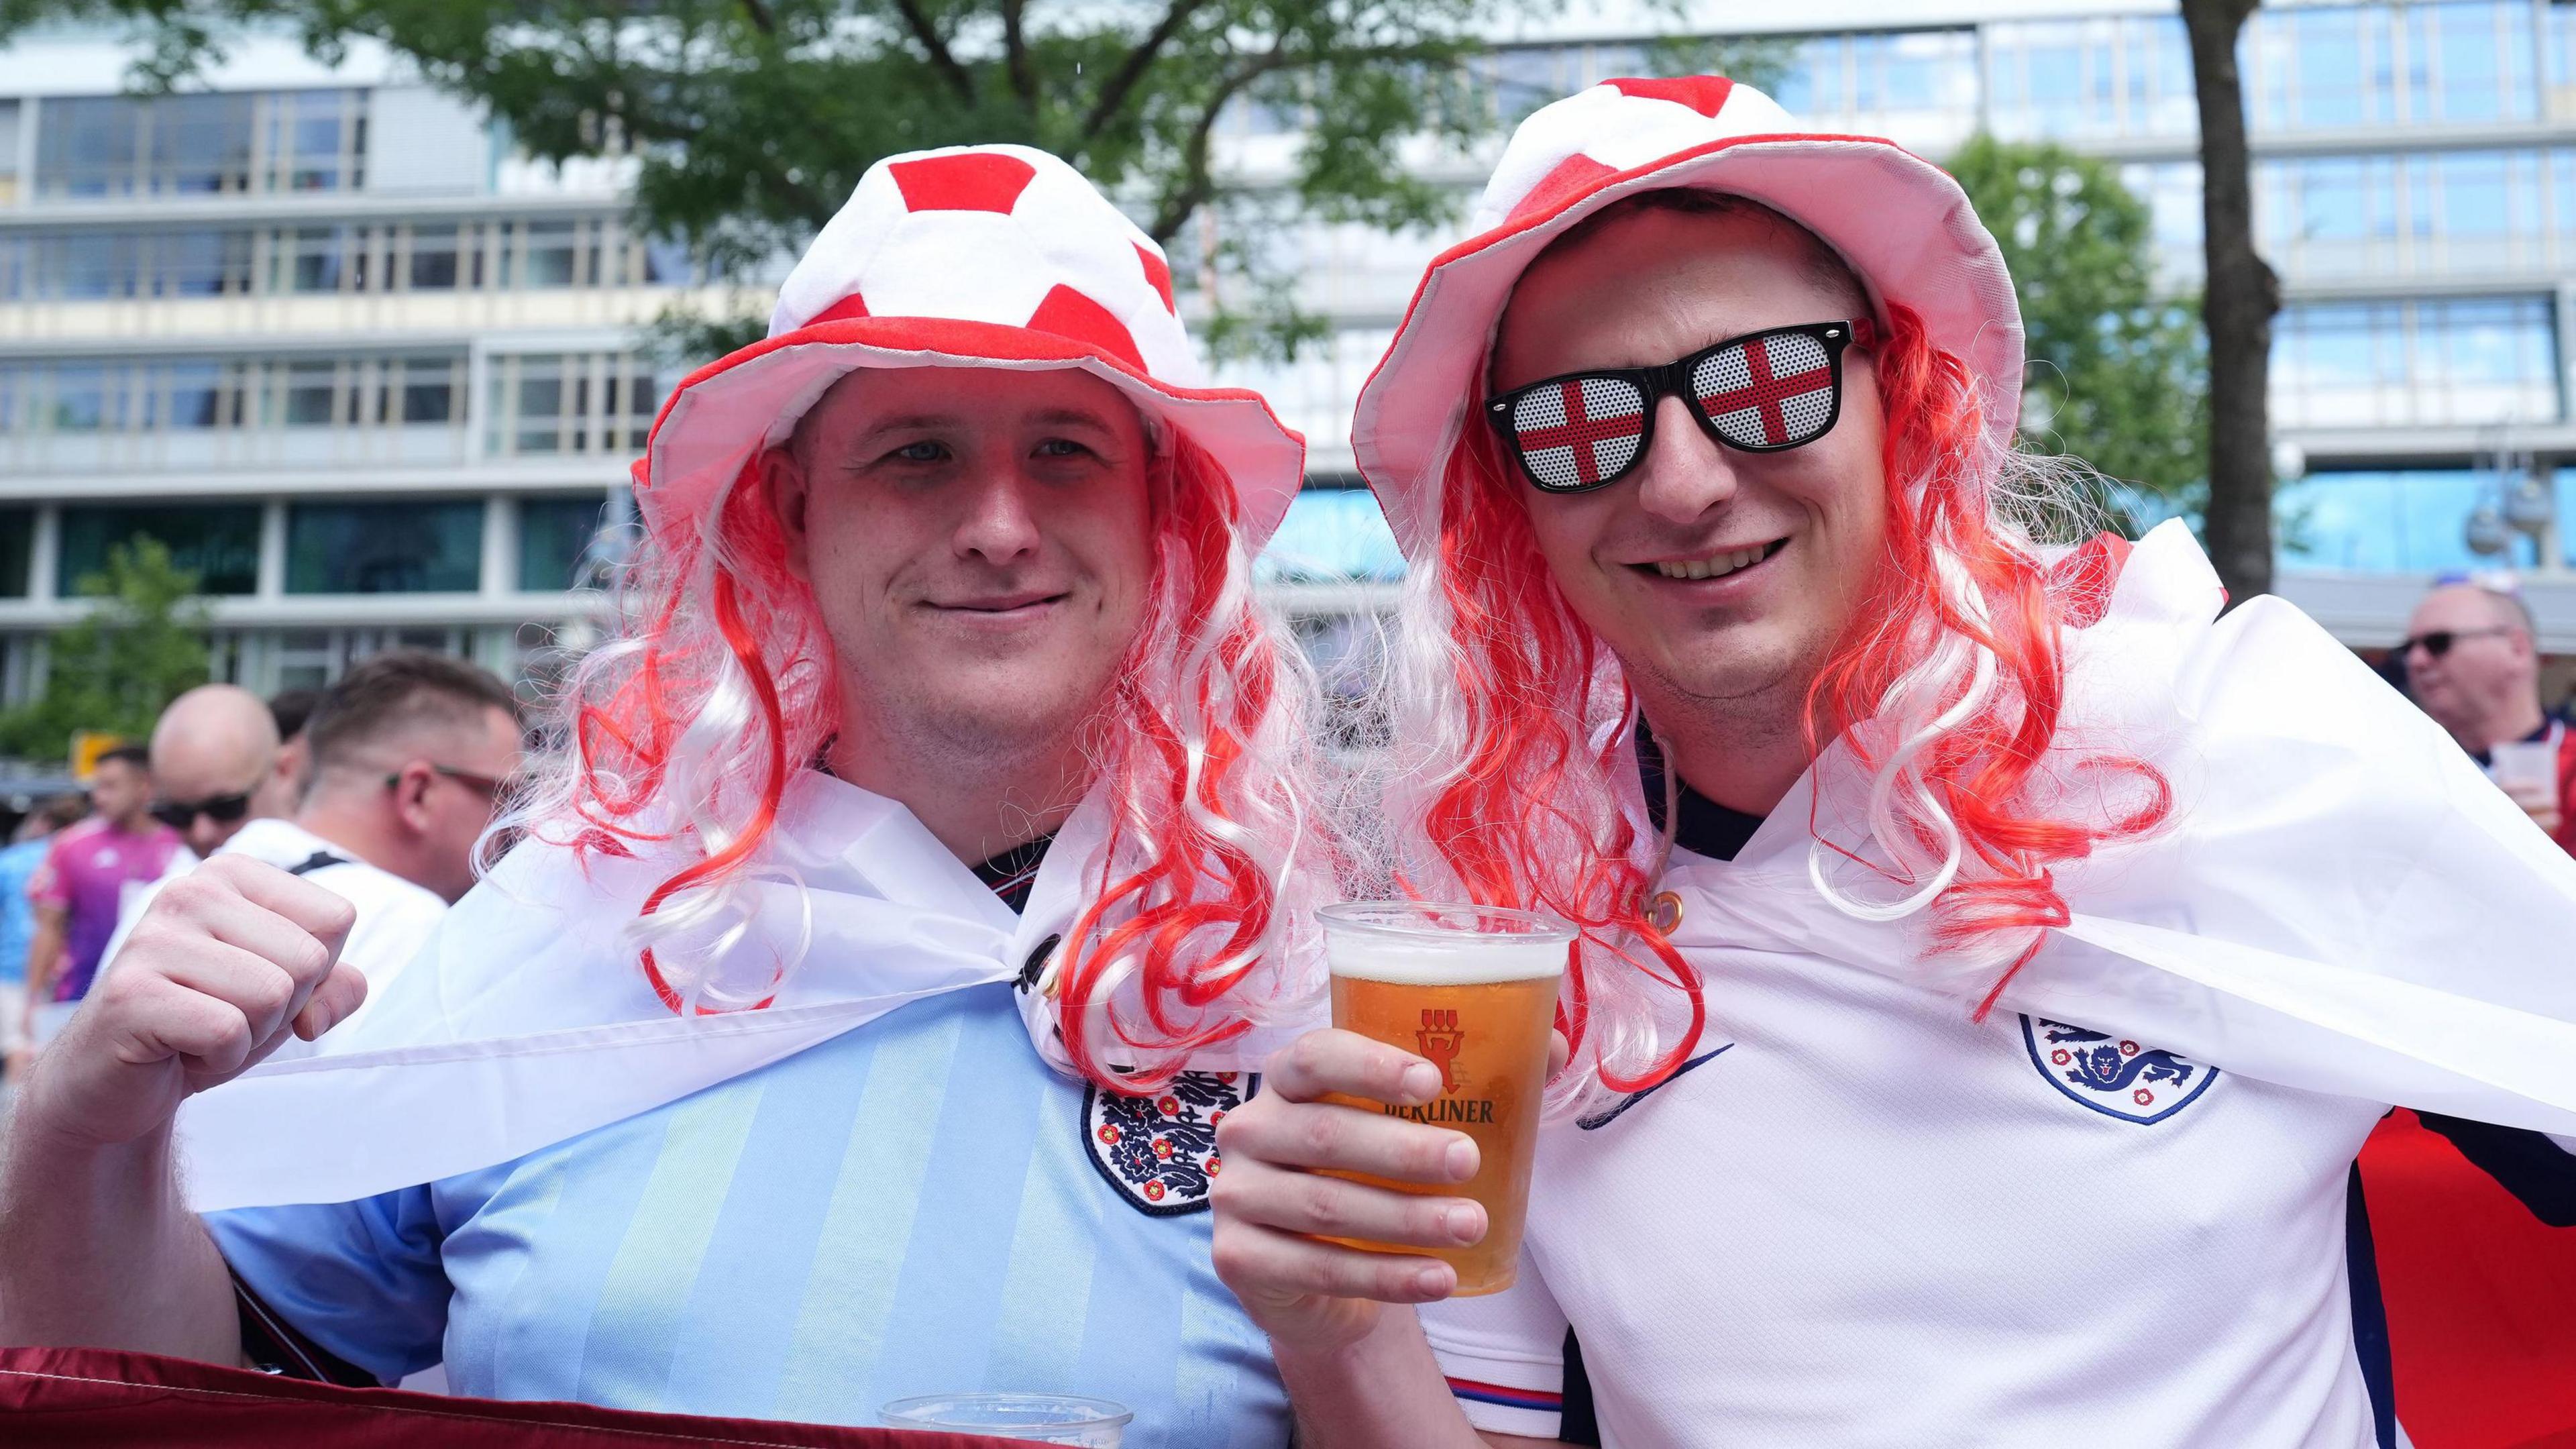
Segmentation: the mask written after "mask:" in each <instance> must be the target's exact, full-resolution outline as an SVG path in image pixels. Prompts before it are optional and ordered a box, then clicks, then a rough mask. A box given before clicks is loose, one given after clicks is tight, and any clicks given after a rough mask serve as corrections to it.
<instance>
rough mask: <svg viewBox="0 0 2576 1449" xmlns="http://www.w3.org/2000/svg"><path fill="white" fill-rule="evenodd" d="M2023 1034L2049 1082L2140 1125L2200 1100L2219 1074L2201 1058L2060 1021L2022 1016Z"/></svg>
mask: <svg viewBox="0 0 2576 1449" xmlns="http://www.w3.org/2000/svg"><path fill="white" fill-rule="evenodd" d="M2021 1039H2022V1045H2023V1046H2025V1047H2026V1048H2028V1049H2029V1052H2030V1064H2031V1065H2032V1066H2035V1067H2037V1068H2039V1074H2040V1075H2041V1076H2042V1077H2045V1078H2047V1079H2048V1084H2049V1085H2050V1086H2052V1087H2055V1088H2056V1089H2057V1090H2058V1091H2060V1092H2062V1093H2064V1094H2065V1095H2066V1096H2067V1097H2068V1098H2069V1099H2070V1100H2072V1101H2076V1102H2081V1103H2083V1104H2084V1105H2085V1106H2087V1107H2090V1108H2092V1109H2093V1110H2094V1111H2096V1112H2100V1113H2102V1114H2103V1115H2105V1116H2109V1117H2118V1118H2120V1119H2121V1120H2123V1121H2128V1122H2136V1123H2139V1124H2141V1125H2144V1124H2147V1123H2151V1122H2161V1121H2163V1120H2165V1119H2166V1118H2167V1117H2170V1116H2172V1115H2173V1114H2175V1113H2176V1112H2179V1111H2181V1110H2182V1109H2183V1108H2185V1107H2188V1106H2190V1105H2191V1104H2192V1103H2194V1102H2197V1101H2199V1100H2200V1098H2201V1095H2202V1094H2203V1093H2205V1092H2207V1091H2208V1090H2209V1085H2210V1083H2212V1082H2215V1081H2217V1080H2218V1068H2216V1067H2213V1066H2210V1065H2209V1064H2207V1063H2205V1062H2195V1061H2193V1060H2191V1059H2190V1058H2189V1057H2181V1056H2176V1055H2174V1054H2173V1053H2172V1052H2169V1051H2159V1050H2157V1049H2156V1048H2154V1047H2146V1046H2140V1045H2139V1044H2138V1043H2136V1042H2134V1041H2130V1040H2127V1039H2126V1038H2122V1037H2115V1036H2113V1035H2111V1034H2110V1033H2109V1032H2102V1031H2088V1030H2086V1029H2085V1028H2083V1027H2080V1026H2069V1025H2067V1024H2066V1023H2064V1022H2062V1021H2049V1020H2046V1019H2045V1018H2033V1017H2029V1016H2024V1017H2023V1018H2022V1019H2021Z"/></svg>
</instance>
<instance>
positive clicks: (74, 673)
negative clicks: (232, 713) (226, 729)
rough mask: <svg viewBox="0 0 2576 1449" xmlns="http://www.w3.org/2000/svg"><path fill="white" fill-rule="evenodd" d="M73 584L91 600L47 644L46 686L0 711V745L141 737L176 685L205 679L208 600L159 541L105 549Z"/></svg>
mask: <svg viewBox="0 0 2576 1449" xmlns="http://www.w3.org/2000/svg"><path fill="white" fill-rule="evenodd" d="M78 591H79V592H80V593H82V594H85V595H94V596H97V598H98V604H97V606H96V607H95V608H93V609H92V610H91V611H90V613H89V614H87V615H86V616H85V617H83V618H82V619H81V620H80V622H78V623H76V624H73V625H72V626H71V627H70V628H67V629H64V630H62V631H60V632H59V633H56V634H55V635H54V636H53V637H52V638H51V639H49V640H47V641H46V651H45V653H46V669H45V689H44V693H42V694H41V695H39V696H37V697H36V698H35V699H34V700H33V701H31V702H30V703H27V704H25V705H21V706H19V707H18V708H16V709H13V710H10V711H8V712H7V713H6V714H0V750H6V751H7V752H9V753H11V754H14V755H19V756H22V757H26V758H33V759H56V758H61V757H63V756H64V755H66V754H68V753H69V752H70V748H71V735H72V731H74V730H103V731H106V732H107V733H110V734H117V735H124V736H126V737H127V738H129V739H136V740H139V739H142V738H144V737H145V736H147V735H149V734H151V732H152V723H153V721H154V720H157V719H159V718H160V717H161V711H162V708H163V707H164V706H166V705H168V704H169V703H170V701H171V700H172V699H174V698H176V697H178V695H179V694H180V692H181V691H183V690H186V689H189V688H192V687H193V686H196V685H200V684H203V683H205V682H206V674H207V670H206V625H207V613H206V606H205V602H204V601H203V600H202V599H199V598H198V597H196V593H197V576H196V575H195V574H194V573H191V572H189V571H187V570H185V569H182V568H179V567H178V566H176V565H175V564H173V563H172V562H171V561H170V550H169V549H168V548H167V547H165V546H164V545H163V544H162V543H161V542H160V541H159V540H157V539H151V538H145V537H141V536H137V537H136V538H135V539H134V541H133V542H132V543H131V544H117V545H114V546H112V547H110V548H109V549H108V551H107V567H106V569H104V570H103V571H101V572H99V573H94V574H88V575H84V576H83V577H82V578H81V580H80V581H79V585H78Z"/></svg>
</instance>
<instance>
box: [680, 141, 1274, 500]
mask: <svg viewBox="0 0 2576 1449" xmlns="http://www.w3.org/2000/svg"><path fill="white" fill-rule="evenodd" d="M863 367H1004V368H1020V369H1026V370H1031V371H1039V370H1046V369H1053V368H1066V367H1072V368H1079V369H1081V370H1082V371H1085V372H1088V373H1091V374H1092V375H1093V376H1095V377H1099V378H1101V379H1103V380H1105V381H1107V382H1109V383H1111V384H1113V385H1115V386H1116V387H1117V388H1118V389H1119V390H1120V391H1122V392H1124V393H1125V394H1126V395H1127V396H1128V398H1129V399H1130V400H1132V401H1133V402H1134V403H1135V404H1136V407H1137V409H1138V411H1140V412H1142V413H1143V414H1144V415H1145V417H1146V418H1147V419H1148V420H1149V425H1157V424H1159V425H1161V426H1167V427H1170V428H1172V429H1175V430H1177V431H1179V432H1181V433H1183V434H1185V435H1187V436H1188V437H1189V438H1190V439H1191V440H1193V441H1195V442H1196V443H1197V444H1198V445H1199V446H1200V447H1202V448H1205V449H1206V450H1207V451H1208V452H1209V453H1210V454H1211V455H1213V456H1214V457H1215V459H1216V461H1217V463H1218V464H1219V465H1220V466H1221V467H1222V468H1223V469H1224V470H1225V473H1226V475H1227V476H1228V477H1229V478H1231V479H1232V480H1233V482H1234V487H1235V492H1236V495H1237V497H1238V498H1239V500H1240V502H1241V510H1242V520H1243V530H1244V534H1245V541H1246V544H1247V545H1248V546H1249V547H1252V548H1256V549H1257V548H1259V547H1260V546H1261V544H1262V543H1263V542H1265V541H1266V540H1267V539H1268V538H1269V536H1270V533H1271V530H1273V529H1274V528H1276V527H1278V524H1279V520H1280V517H1281V516H1282V515H1283V514H1285V513H1286V512H1287V510H1288V502H1289V500H1290V499H1291V498H1293V497H1295V496H1296V493H1297V488H1298V485H1299V483H1300V482H1301V481H1302V480H1303V477H1304V472H1305V458H1306V440H1305V439H1304V438H1302V437H1300V436H1299V435H1298V434H1297V433H1296V432H1294V431H1292V430H1291V429H1289V428H1288V427H1286V426H1285V425H1283V424H1282V423H1281V422H1280V421H1279V419H1278V416H1277V415H1276V414H1274V413H1272V412H1271V410H1270V405H1269V404H1268V403H1266V402H1264V401H1263V400H1262V399H1261V396H1260V395H1259V394H1257V393H1252V392H1245V391H1243V390H1241V389H1238V388H1217V387H1208V386H1205V385H1204V376H1203V373H1202V371H1201V369H1200V367H1199V363H1198V358H1197V355H1196V354H1195V353H1193V352H1192V351H1191V350H1190V339H1189V334H1188V332H1187V331H1186V330H1185V329H1184V328H1183V327H1182V325H1181V319H1180V315H1179V311H1178V309H1177V307H1176V306H1175V305H1174V303H1173V299H1172V272H1171V266H1170V264H1169V263H1168V262H1166V261H1165V260H1164V258H1163V250H1162V248H1161V247H1158V246H1156V245H1155V244H1154V242H1153V240H1152V239H1151V238H1149V237H1147V236H1146V235H1145V233H1144V232H1143V231H1141V230H1139V229H1138V228H1137V226H1136V224H1135V223H1133V222H1131V221H1129V220H1128V219H1127V217H1126V216H1125V215H1124V214H1123V213H1121V212H1120V211H1119V210H1118V208H1117V207H1115V206H1112V205H1111V204H1110V203H1109V200H1108V198H1106V197H1104V196H1102V195H1101V194H1100V193H1099V191H1098V190H1096V189H1094V188H1093V186H1092V184H1091V183H1090V182H1089V181H1086V180H1084V179H1083V177H1082V175H1081V173H1079V172H1077V171H1075V170H1074V169H1073V168H1072V167H1071V166H1068V165H1066V164H1065V163H1064V162H1062V161H1060V160H1058V159H1056V158H1055V157H1053V156H1051V155H1048V154H1047V153H1046V152H1044V151H1037V150H1032V149H1030V148H1028V147H1025V146H960V147H952V148H949V149H947V150H940V151H916V152H913V153H911V154H909V155H903V156H893V157H889V158H887V159H885V160H883V161H880V162H878V163H877V164H876V165H874V166H871V167H869V168H868V171H867V174H866V175H864V176H862V177H860V178H859V184H858V187H857V189H855V190H854V191H852V192H851V193H850V199H849V201H848V202H847V203H846V204H845V205H843V206H842V208H841V210H840V213H839V214H838V215H836V216H834V217H833V218H832V220H831V221H830V222H829V223H827V224H826V225H825V226H824V227H823V230H822V231H821V232H820V233H819V234H817V235H816V236H815V238H814V244H813V245H812V246H810V247H808V248H807V249H806V252H805V255H804V257H803V259H801V260H799V261H798V262H797V264H796V268H795V270H793V271H791V272H789V273H788V275H787V281H786V283H785V285H783V286H782V287H780V289H779V293H778V306H777V309H776V310H775V311H773V312H772V313H771V314H770V318H769V336H768V337H766V338H764V339H763V340H761V341H759V342H755V343H753V344H751V345H750V346H748V347H745V348H742V349H740V350H739V351H736V352H733V353H731V354H728V355H727V356H725V357H722V358H719V359H717V360H716V361H715V362H712V363H709V364H708V365H707V366H705V367H703V368H700V369H699V370H698V371H696V372H694V373H692V374H690V375H689V377H688V378H687V379H686V380H684V381H683V382H682V383H681V384H680V385H679V387H678V389H677V390H675V391H674V392H673V393H672V394H671V397H670V399H669V400H668V401H666V402H665V403H664V404H663V405H662V413H661V416H660V417H659V418H657V419H656V420H655V421H654V424H653V433H652V438H651V441H650V443H649V444H648V445H647V447H646V450H645V455H644V458H643V460H642V461H640V462H638V463H637V464H636V465H635V482H636V490H635V502H636V507H637V509H638V511H639V512H640V513H641V514H642V515H643V518H644V522H645V524H646V526H647V527H649V528H650V529H651V530H652V531H653V534H654V536H655V537H657V538H675V537H686V536H687V535H688V533H689V532H690V531H691V530H692V529H694V528H695V527H696V526H697V524H698V523H699V521H700V520H702V519H704V518H705V517H707V516H708V510H709V509H710V508H711V507H713V506H714V505H716V504H717V503H718V502H719V501H720V500H721V499H722V498H723V496H724V493H725V490H726V489H728V488H730V487H731V486H732V485H733V483H734V481H735V479H737V478H738V477H740V476H741V474H742V472H743V469H744V466H745V465H746V464H748V463H749V462H751V461H752V460H753V459H754V458H756V457H758V456H759V454H760V453H761V452H762V451H763V450H765V449H767V448H770V447H772V446H775V445H777V444H779V443H782V442H785V441H786V440H787V437H788V435H789V434H790V433H791V432H793V431H794V429H795V426H796V422H797V419H799V418H801V417H803V416H804V415H805V411H806V409H808V408H810V407H812V406H813V405H814V404H815V402H816V401H817V400H819V399H820V398H821V397H822V396H823V394H824V392H825V391H827V390H828V389H829V388H830V387H831V386H832V384H833V383H835V382H838V381H839V380H840V379H841V378H842V377H844V376H846V375H847V374H849V373H850V372H853V371H855V370H857V369H859V368H863Z"/></svg>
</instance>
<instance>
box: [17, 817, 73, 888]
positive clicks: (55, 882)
mask: <svg viewBox="0 0 2576 1449" xmlns="http://www.w3.org/2000/svg"><path fill="white" fill-rule="evenodd" d="M69 833H70V831H68V830H58V831H56V832H54V839H53V843H52V844H50V845H47V846H46V847H45V858H44V859H43V860H42V861H40V862H38V863H37V866H36V872H35V874H33V875H31V876H29V877H27V899H28V900H30V901H32V902H34V903H35V904H37V905H40V906H68V905H70V904H71V903H72V886H71V882H70V881H69V880H67V879H65V878H64V876H63V837H64V836H65V835H67V834H69Z"/></svg>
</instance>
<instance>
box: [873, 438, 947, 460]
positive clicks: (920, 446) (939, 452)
mask: <svg viewBox="0 0 2576 1449" xmlns="http://www.w3.org/2000/svg"><path fill="white" fill-rule="evenodd" d="M886 456H887V457H889V458H898V459H901V460H902V461H904V462H906V463H936V462H939V461H940V460H941V459H943V458H946V457H947V456H948V448H947V445H946V444H943V443H934V442H930V441H928V440H926V439H925V440H924V441H922V442H918V443H906V444H904V445H903V446H902V447H900V448H897V449H895V450H894V451H893V452H891V453H888V454H887V455H886Z"/></svg>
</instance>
